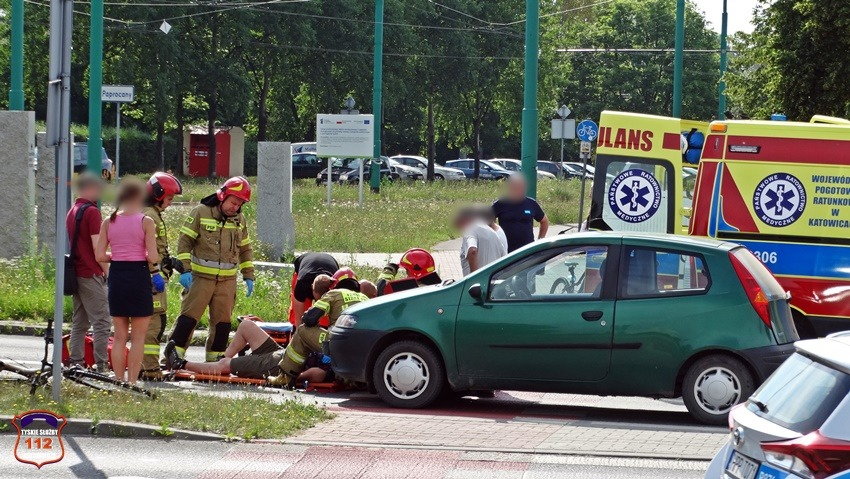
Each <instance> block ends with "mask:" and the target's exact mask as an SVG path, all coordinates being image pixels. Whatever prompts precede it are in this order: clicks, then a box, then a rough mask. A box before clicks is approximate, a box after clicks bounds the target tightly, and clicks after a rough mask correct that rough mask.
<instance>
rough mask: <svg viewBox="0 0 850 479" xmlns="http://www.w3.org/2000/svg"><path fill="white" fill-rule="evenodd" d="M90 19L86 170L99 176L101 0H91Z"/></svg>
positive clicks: (101, 55)
mask: <svg viewBox="0 0 850 479" xmlns="http://www.w3.org/2000/svg"><path fill="white" fill-rule="evenodd" d="M90 19H91V21H90V33H89V140H88V146H87V152H88V170H89V171H90V172H92V173H94V174H99V173H100V170H101V165H102V164H103V154H102V153H101V151H102V149H103V139H102V138H101V132H100V130H101V127H102V125H101V122H102V118H101V116H102V114H103V112H102V102H101V99H100V89H101V84H102V82H103V0H91V17H90Z"/></svg>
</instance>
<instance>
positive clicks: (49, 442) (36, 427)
mask: <svg viewBox="0 0 850 479" xmlns="http://www.w3.org/2000/svg"><path fill="white" fill-rule="evenodd" d="M67 423H68V421H67V420H66V419H65V417H64V416H60V415H58V414H56V413H53V412H50V411H43V410H34V411H27V412H25V413H22V414H20V415H18V416H15V417H14V418H12V425H14V426H15V429H17V430H18V437H17V439H16V440H15V449H14V454H15V459H17V460H18V461H20V462H23V463H26V464H32V465H34V466H35V467H37V468H39V469H41V466H44V465H45V464H53V463H54V462H59V461H61V460H62V458H64V457H65V444H64V443H63V442H62V428H64V427H65V425H66V424H67Z"/></svg>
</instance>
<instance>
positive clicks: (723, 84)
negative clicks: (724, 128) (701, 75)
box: [717, 0, 729, 120]
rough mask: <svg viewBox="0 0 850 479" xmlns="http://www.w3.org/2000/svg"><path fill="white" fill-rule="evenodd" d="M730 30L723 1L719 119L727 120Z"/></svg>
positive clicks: (718, 92)
mask: <svg viewBox="0 0 850 479" xmlns="http://www.w3.org/2000/svg"><path fill="white" fill-rule="evenodd" d="M728 30H729V13H728V11H727V9H726V0H723V19H722V20H721V22H720V82H719V83H718V84H717V119H718V120H725V119H726V82H725V81H723V75H724V74H726V66H727V62H728V59H727V54H728V52H727V50H728V48H729V47H728V45H727V43H726V36H727V34H728Z"/></svg>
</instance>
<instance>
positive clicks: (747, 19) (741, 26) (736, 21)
mask: <svg viewBox="0 0 850 479" xmlns="http://www.w3.org/2000/svg"><path fill="white" fill-rule="evenodd" d="M694 3H696V5H697V8H699V9H701V10H702V11H704V12H705V17H706V19H708V21H709V22H710V23H711V27H712V28H713V29H714V30H715V31H716V32H718V33H719V32H720V19H721V18H722V16H723V0H694ZM727 3H728V5H727V8H728V10H729V33H730V34H731V33H735V32H740V31H743V32H747V33H749V32H752V31H753V24H752V19H753V8H754V7H755V6H756V4H757V3H758V2H757V0H729V1H728V2H727Z"/></svg>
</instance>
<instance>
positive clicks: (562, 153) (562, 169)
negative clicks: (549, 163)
mask: <svg viewBox="0 0 850 479" xmlns="http://www.w3.org/2000/svg"><path fill="white" fill-rule="evenodd" d="M561 121H562V122H563V123H561V124H562V125H563V124H565V123H566V122H567V121H566V120H561ZM560 174H561V175H562V176H563V177H564V178H565V179H566V177H567V172H566V170H564V127H563V126H562V127H561V171H560Z"/></svg>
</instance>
